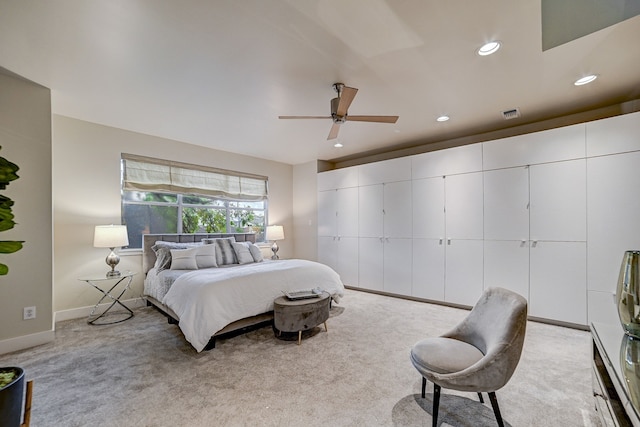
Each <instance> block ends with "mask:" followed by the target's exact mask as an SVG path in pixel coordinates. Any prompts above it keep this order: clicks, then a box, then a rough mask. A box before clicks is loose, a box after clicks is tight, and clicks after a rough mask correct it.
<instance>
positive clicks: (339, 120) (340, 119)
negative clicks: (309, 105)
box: [331, 97, 347, 124]
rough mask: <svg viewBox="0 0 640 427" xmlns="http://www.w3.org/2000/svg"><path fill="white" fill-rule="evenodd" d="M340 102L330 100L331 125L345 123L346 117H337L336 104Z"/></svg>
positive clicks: (338, 99)
mask: <svg viewBox="0 0 640 427" xmlns="http://www.w3.org/2000/svg"><path fill="white" fill-rule="evenodd" d="M339 102H340V98H339V97H336V98H333V99H332V100H331V118H332V119H333V123H337V124H342V123H344V122H346V121H347V115H346V114H345V115H344V116H339V115H338V112H337V111H338V103H339Z"/></svg>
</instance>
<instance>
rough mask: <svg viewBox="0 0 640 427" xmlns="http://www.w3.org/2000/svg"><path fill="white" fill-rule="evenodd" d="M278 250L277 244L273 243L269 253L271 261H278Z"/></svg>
mask: <svg viewBox="0 0 640 427" xmlns="http://www.w3.org/2000/svg"><path fill="white" fill-rule="evenodd" d="M278 249H280V248H279V247H278V244H277V243H276V242H275V241H274V242H273V245H271V252H273V255H272V256H271V259H280V257H279V256H278Z"/></svg>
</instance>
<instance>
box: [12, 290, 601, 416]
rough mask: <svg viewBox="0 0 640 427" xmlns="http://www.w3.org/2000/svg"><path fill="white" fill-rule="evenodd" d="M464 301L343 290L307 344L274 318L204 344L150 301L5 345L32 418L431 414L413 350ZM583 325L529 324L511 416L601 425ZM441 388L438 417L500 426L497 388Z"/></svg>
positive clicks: (509, 399) (509, 393)
mask: <svg viewBox="0 0 640 427" xmlns="http://www.w3.org/2000/svg"><path fill="white" fill-rule="evenodd" d="M466 313H467V312H466V311H464V310H459V309H454V308H450V307H443V306H438V305H431V304H425V303H420V302H414V301H406V300H402V299H396V298H389V297H384V296H379V295H373V294H369V293H364V292H358V291H354V290H349V291H347V294H346V296H345V298H344V299H343V301H342V303H341V304H340V305H339V306H334V310H333V312H332V317H331V318H330V319H329V321H328V322H327V323H328V327H329V332H328V333H327V332H324V330H323V329H319V328H318V329H317V330H316V331H314V332H315V334H313V335H312V336H310V337H307V338H306V339H304V340H303V342H302V345H300V346H298V345H297V344H296V342H295V341H283V340H278V339H276V338H274V335H273V332H272V330H271V328H270V327H266V328H262V329H260V330H257V331H253V332H250V333H247V334H245V335H242V336H238V337H235V338H231V339H227V340H220V341H219V342H218V343H217V346H216V348H215V349H214V350H212V351H210V352H203V353H196V352H195V351H194V350H193V348H192V347H191V346H190V345H189V344H188V343H187V342H186V341H185V340H184V338H183V336H182V334H181V333H180V330H179V329H178V327H177V326H175V325H169V324H167V322H166V320H165V319H164V318H163V317H162V316H161V315H160V314H159V313H157V312H156V311H154V310H152V309H150V308H140V309H138V310H136V316H135V317H134V318H132V319H131V320H128V321H126V322H124V323H121V324H115V325H111V326H90V325H87V324H86V322H85V320H84V319H78V320H72V321H67V322H62V323H59V324H58V325H57V328H56V329H57V330H56V340H55V342H53V343H50V344H47V345H43V346H40V347H37V348H34V349H30V350H25V351H20V352H16V353H12V354H8V355H3V356H0V365H4V366H7V365H18V366H22V367H24V368H25V370H26V376H27V379H34V380H35V382H34V396H33V410H32V426H36V427H37V426H306V427H308V426H321V425H322V426H327V425H331V426H430V425H431V415H430V413H431V397H432V395H431V393H432V388H431V387H432V385H431V384H429V385H428V388H427V391H428V394H427V398H426V399H421V398H420V384H421V378H420V375H419V374H418V373H417V371H416V370H415V369H414V368H413V366H412V365H411V362H410V361H409V349H410V348H411V346H412V345H413V344H414V343H415V342H416V341H418V340H420V339H421V338H423V337H426V336H432V335H438V334H439V333H441V332H443V331H445V330H447V329H448V328H449V327H451V326H452V325H454V324H455V323H457V322H458V321H459V320H460V319H461V318H462V317H464V316H465V315H466ZM589 360H590V336H589V334H588V333H587V332H584V331H577V330H573V329H567V328H561V327H555V326H550V325H544V324H539V323H532V322H530V323H529V325H528V331H527V339H526V342H525V348H524V354H523V357H522V359H521V361H520V365H519V366H518V369H517V370H516V373H515V375H514V377H513V378H512V379H511V381H510V382H509V384H508V385H507V386H506V387H504V388H503V389H502V390H500V391H498V392H497V396H498V401H499V404H500V408H501V411H502V414H503V417H504V420H505V423H506V424H507V425H508V426H513V427H516V426H518V427H522V426H597V425H599V424H598V422H597V419H596V414H595V412H594V409H593V398H592V394H591V386H590V383H591V377H590V365H589V363H590V362H589ZM485 401H486V402H487V403H485V404H484V405H482V404H481V403H480V402H478V400H477V397H476V395H474V394H471V393H457V392H452V391H450V390H444V389H443V395H442V398H441V403H440V420H441V425H443V426H473V427H478V426H495V425H496V423H495V418H494V416H493V412H492V410H491V405H490V404H489V403H488V399H485Z"/></svg>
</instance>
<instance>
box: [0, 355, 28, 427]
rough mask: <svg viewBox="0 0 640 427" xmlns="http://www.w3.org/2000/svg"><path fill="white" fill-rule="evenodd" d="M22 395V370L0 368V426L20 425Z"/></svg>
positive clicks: (12, 426)
mask: <svg viewBox="0 0 640 427" xmlns="http://www.w3.org/2000/svg"><path fill="white" fill-rule="evenodd" d="M23 395H24V370H23V369H22V368H16V367H8V368H0V426H6V427H14V426H16V427H18V426H20V418H21V416H22V398H23Z"/></svg>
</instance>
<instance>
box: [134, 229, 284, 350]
mask: <svg viewBox="0 0 640 427" xmlns="http://www.w3.org/2000/svg"><path fill="white" fill-rule="evenodd" d="M219 237H235V239H236V242H252V243H255V242H256V235H255V234H253V233H231V234H224V233H218V234H143V235H142V271H143V273H144V275H145V276H146V274H147V272H148V271H149V270H150V269H151V268H153V265H154V264H155V262H156V254H155V252H153V249H151V247H152V246H153V245H154V244H155V243H156V242H157V241H159V240H161V241H164V242H176V243H199V242H201V241H202V239H208V238H219ZM144 298H145V299H146V300H147V305H148V306H153V307H155V308H156V309H157V310H158V311H159V312H160V313H162V314H164V315H165V316H167V319H168V321H169V323H171V324H178V322H179V321H180V318H179V317H178V315H177V314H176V313H175V312H174V311H173V310H171V309H170V308H169V307H167V306H166V305H164V304H162V302H160V301H158V300H157V299H155V298H153V297H150V296H146V295H145V296H144ZM272 323H273V311H270V312H267V313H263V314H259V315H257V316H252V317H247V318H245V319H240V320H236V321H235V322H232V323H229V324H228V325H227V326H225V327H224V328H222V329H221V330H219V331H218V332H216V333H215V334H214V335H213V336H212V337H211V339H210V340H209V343H208V344H207V346H206V347H205V348H204V349H205V351H207V350H211V349H213V348H215V346H216V339H217V338H230V337H233V336H236V335H240V334H243V333H245V332H248V331H252V330H255V329H258V328H261V327H264V326H268V325H271V324H272Z"/></svg>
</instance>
